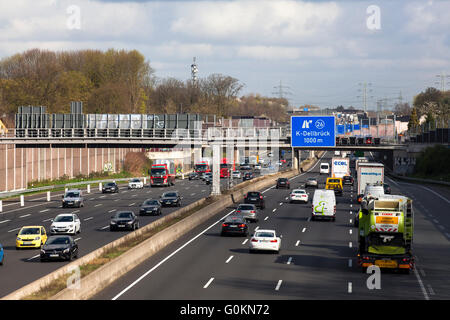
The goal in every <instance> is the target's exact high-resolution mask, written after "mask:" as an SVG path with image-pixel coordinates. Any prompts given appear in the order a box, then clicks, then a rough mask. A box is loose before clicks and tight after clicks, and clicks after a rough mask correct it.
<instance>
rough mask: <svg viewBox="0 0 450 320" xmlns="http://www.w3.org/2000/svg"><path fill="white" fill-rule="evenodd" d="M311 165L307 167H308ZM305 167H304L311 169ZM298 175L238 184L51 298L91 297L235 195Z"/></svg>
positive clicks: (33, 288)
mask: <svg viewBox="0 0 450 320" xmlns="http://www.w3.org/2000/svg"><path fill="white" fill-rule="evenodd" d="M313 165H314V163H312V162H310V163H308V164H307V167H309V168H311V167H312V166H313ZM309 168H308V169H309ZM308 169H307V168H306V167H305V168H304V170H308ZM296 174H298V171H296V170H289V171H286V172H282V173H276V174H272V175H267V176H262V177H258V178H255V179H253V181H246V182H244V183H246V184H247V185H246V186H241V185H238V186H237V187H238V188H239V189H238V190H236V191H233V190H230V192H231V196H230V194H224V195H221V196H217V197H214V200H215V201H214V202H213V203H212V204H210V205H208V206H206V207H204V208H202V209H200V210H198V211H197V212H195V213H193V214H192V215H190V216H188V217H186V218H184V219H182V220H181V221H179V222H177V223H175V224H173V225H171V226H169V227H168V228H166V229H164V230H162V231H160V232H158V233H156V234H155V235H153V236H152V237H150V238H148V239H147V240H145V241H143V242H142V243H140V244H139V245H137V246H135V247H134V248H132V249H130V250H128V251H126V252H125V253H123V254H122V255H120V256H119V257H117V258H115V259H114V260H112V261H110V262H108V263H107V264H105V265H103V266H102V267H100V268H99V269H97V270H95V271H93V272H92V273H90V274H88V275H87V276H85V277H84V278H82V279H81V280H80V286H79V288H78V289H74V288H66V289H64V290H63V291H61V292H59V293H58V294H56V295H55V296H53V297H52V298H51V300H72V299H73V300H83V299H89V298H90V297H92V296H94V295H95V294H97V293H98V292H100V291H101V290H103V289H104V288H105V287H107V286H108V285H110V284H111V283H112V282H114V281H115V280H117V279H118V278H120V277H121V276H123V275H124V274H126V273H127V272H130V271H131V270H132V269H133V268H135V267H136V266H138V265H139V264H140V263H142V262H143V261H145V260H146V259H148V258H149V257H151V256H152V255H153V254H155V253H156V252H158V251H159V250H161V249H163V248H164V247H166V246H168V245H169V244H170V243H172V242H173V241H175V240H177V239H178V238H180V237H181V236H183V235H184V234H186V233H187V232H189V231H190V230H192V229H193V228H195V227H197V226H198V225H200V224H201V223H203V222H205V221H206V220H208V219H209V218H211V217H213V216H214V215H216V214H217V213H219V212H221V211H222V210H224V209H226V208H227V207H229V206H231V205H233V201H232V197H233V198H234V200H235V201H239V200H240V199H242V198H243V196H244V194H246V193H247V192H248V191H251V190H258V189H263V188H266V187H268V186H270V185H273V184H274V181H273V179H274V178H279V177H287V178H290V177H292V176H294V175H296ZM205 201H206V199H201V200H198V201H196V202H194V203H192V204H190V205H188V206H186V207H183V208H181V209H179V210H177V211H175V212H173V213H171V214H169V215H167V216H164V217H162V218H160V219H158V220H156V221H154V222H152V223H150V224H148V225H146V226H144V227H142V228H140V229H138V230H136V231H134V232H131V233H129V234H127V235H126V236H124V237H121V238H119V239H117V240H115V241H113V242H111V243H109V244H107V245H105V246H103V247H101V248H99V249H97V250H95V251H93V252H91V253H89V254H87V255H85V256H83V257H81V258H79V259H77V260H76V261H73V262H71V263H69V264H67V265H65V266H63V267H61V268H59V269H57V270H55V271H53V272H52V273H50V274H48V275H46V276H44V277H42V278H40V279H38V280H36V281H34V282H32V283H30V284H28V285H26V286H24V287H22V288H20V289H18V290H16V291H14V292H12V293H11V294H8V295H7V296H5V297H3V298H2V300H19V299H22V298H24V297H26V296H29V295H32V294H33V293H36V292H38V291H39V290H40V289H41V288H45V287H46V286H47V285H49V284H50V283H51V282H52V281H54V280H56V279H58V278H60V277H62V276H64V275H67V274H72V272H73V270H75V269H76V268H79V267H80V266H82V265H84V264H87V263H89V262H90V261H92V260H94V259H95V258H98V257H100V256H101V255H102V254H104V253H105V252H108V251H109V250H111V249H113V248H117V247H119V246H120V245H121V244H123V243H125V242H127V241H128V240H132V239H134V238H136V237H138V236H140V235H142V234H143V233H146V232H148V231H151V230H153V229H155V228H156V227H158V226H159V225H161V224H164V223H166V222H169V221H171V220H173V219H176V218H177V217H179V216H180V215H183V214H184V213H186V212H188V211H190V210H192V209H195V208H196V207H198V206H201V205H202V204H203V203H204V202H205Z"/></svg>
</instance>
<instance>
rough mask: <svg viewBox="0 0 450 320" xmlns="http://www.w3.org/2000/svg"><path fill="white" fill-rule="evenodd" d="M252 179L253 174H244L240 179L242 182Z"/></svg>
mask: <svg viewBox="0 0 450 320" xmlns="http://www.w3.org/2000/svg"><path fill="white" fill-rule="evenodd" d="M253 178H254V175H253V172H246V173H244V177H243V178H242V181H247V180H251V179H253Z"/></svg>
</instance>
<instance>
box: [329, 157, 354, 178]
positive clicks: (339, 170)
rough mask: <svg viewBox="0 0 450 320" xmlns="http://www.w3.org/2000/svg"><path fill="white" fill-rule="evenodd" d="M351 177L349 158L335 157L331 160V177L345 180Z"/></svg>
mask: <svg viewBox="0 0 450 320" xmlns="http://www.w3.org/2000/svg"><path fill="white" fill-rule="evenodd" d="M349 175H350V160H349V159H348V158H341V157H333V158H332V159H331V177H333V178H343V177H345V176H349Z"/></svg>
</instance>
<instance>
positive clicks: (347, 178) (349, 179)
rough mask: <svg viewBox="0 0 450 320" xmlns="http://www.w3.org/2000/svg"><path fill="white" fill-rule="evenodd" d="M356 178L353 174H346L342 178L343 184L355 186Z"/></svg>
mask: <svg viewBox="0 0 450 320" xmlns="http://www.w3.org/2000/svg"><path fill="white" fill-rule="evenodd" d="M353 183H354V180H353V177H352V176H344V177H343V178H342V184H343V185H350V186H353Z"/></svg>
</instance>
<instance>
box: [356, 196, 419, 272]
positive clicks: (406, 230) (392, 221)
mask: <svg viewBox="0 0 450 320" xmlns="http://www.w3.org/2000/svg"><path fill="white" fill-rule="evenodd" d="M358 229H359V238H358V247H359V250H358V264H359V265H360V266H361V267H362V271H363V272H366V270H367V267H369V266H371V265H376V266H378V267H380V268H382V269H383V268H385V269H397V270H401V271H404V272H405V273H409V271H410V270H413V269H414V256H413V254H412V243H413V231H414V212H413V207H412V200H411V199H410V198H408V197H405V196H400V195H383V196H380V197H378V198H373V197H369V198H364V199H363V201H362V203H361V209H360V211H359V226H358Z"/></svg>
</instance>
